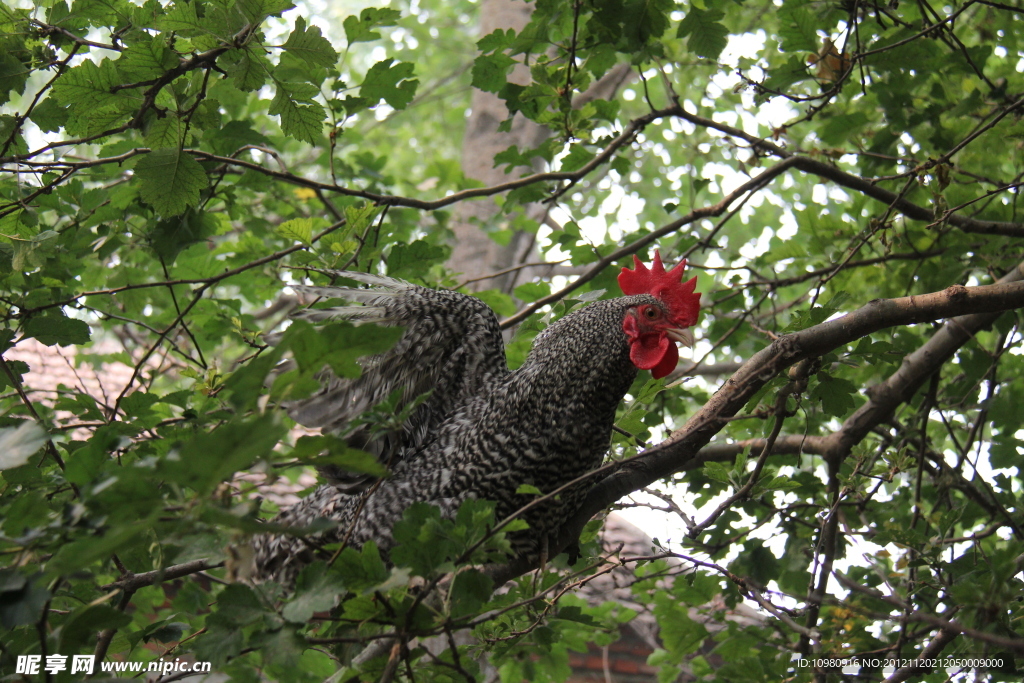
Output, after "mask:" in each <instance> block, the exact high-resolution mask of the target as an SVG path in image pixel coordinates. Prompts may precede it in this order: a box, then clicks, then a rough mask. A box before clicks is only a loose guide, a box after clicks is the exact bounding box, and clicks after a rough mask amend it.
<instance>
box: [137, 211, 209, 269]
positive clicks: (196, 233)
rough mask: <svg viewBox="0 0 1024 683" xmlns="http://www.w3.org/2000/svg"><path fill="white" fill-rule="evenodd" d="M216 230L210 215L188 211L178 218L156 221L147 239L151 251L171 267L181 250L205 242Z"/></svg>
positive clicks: (203, 212)
mask: <svg viewBox="0 0 1024 683" xmlns="http://www.w3.org/2000/svg"><path fill="white" fill-rule="evenodd" d="M216 230H217V222H216V220H215V219H214V217H213V216H212V215H210V214H209V213H207V212H205V211H194V210H192V209H189V210H187V211H185V212H184V213H182V214H181V215H180V216H172V217H171V218H165V219H163V220H160V221H157V222H156V224H155V225H153V227H152V228H151V229H150V232H149V234H148V235H147V238H148V239H149V245H150V246H151V247H152V248H153V251H155V252H156V254H157V255H158V256H159V257H160V258H161V259H162V260H163V262H164V263H165V264H167V265H171V264H173V263H174V261H175V259H176V258H177V257H178V254H180V253H181V252H182V251H183V250H185V249H187V248H188V247H190V246H192V245H193V244H198V243H200V242H204V241H206V240H207V239H209V238H210V237H212V236H213V234H214V233H215V232H216Z"/></svg>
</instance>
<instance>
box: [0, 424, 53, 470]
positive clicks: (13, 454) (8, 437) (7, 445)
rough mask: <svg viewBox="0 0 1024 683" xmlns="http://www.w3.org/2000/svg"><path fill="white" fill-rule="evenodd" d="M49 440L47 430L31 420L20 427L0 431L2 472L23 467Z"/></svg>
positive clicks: (0, 464) (0, 467)
mask: <svg viewBox="0 0 1024 683" xmlns="http://www.w3.org/2000/svg"><path fill="white" fill-rule="evenodd" d="M48 439H49V435H47V433H46V430H45V429H43V428H42V427H40V426H39V425H38V424H36V423H35V422H32V421H29V420H26V421H24V422H22V423H21V425H20V426H18V427H11V428H7V429H0V470H9V469H11V468H13V467H21V466H22V465H24V464H25V463H26V462H28V459H29V458H31V457H32V456H33V455H34V454H35V453H36V451H38V450H39V449H40V448H42V447H43V445H44V444H45V443H46V441H47V440H48Z"/></svg>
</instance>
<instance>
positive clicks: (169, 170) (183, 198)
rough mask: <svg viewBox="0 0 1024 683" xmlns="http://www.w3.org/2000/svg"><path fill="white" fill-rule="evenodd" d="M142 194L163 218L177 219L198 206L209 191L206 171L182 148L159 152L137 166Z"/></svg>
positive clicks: (143, 158) (136, 171)
mask: <svg viewBox="0 0 1024 683" xmlns="http://www.w3.org/2000/svg"><path fill="white" fill-rule="evenodd" d="M135 179H136V182H137V183H138V187H139V195H140V196H141V197H142V199H143V201H145V202H146V203H147V204H149V205H150V206H152V207H153V208H154V209H156V210H157V212H159V213H160V214H161V215H163V216H177V215H179V214H181V213H183V212H184V211H185V210H186V209H188V208H190V207H193V208H194V207H196V206H198V205H199V193H200V191H202V190H204V189H206V186H207V184H208V183H207V179H206V172H205V171H204V170H203V167H202V166H200V165H199V162H197V161H196V160H195V159H193V158H192V156H191V155H189V154H187V153H186V152H184V151H182V150H180V149H158V150H154V151H153V152H150V153H149V154H147V155H145V156H143V157H142V158H141V159H139V161H138V162H137V163H136V164H135Z"/></svg>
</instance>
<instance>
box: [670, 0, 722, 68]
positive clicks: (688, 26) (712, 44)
mask: <svg viewBox="0 0 1024 683" xmlns="http://www.w3.org/2000/svg"><path fill="white" fill-rule="evenodd" d="M724 18H725V13H724V12H722V11H721V10H717V9H712V10H707V11H705V10H700V9H697V8H696V7H692V6H691V7H690V10H689V11H688V12H687V13H686V16H685V17H683V20H682V21H681V22H679V28H678V29H676V37H677V38H685V37H686V36H689V37H690V39H689V40H688V41H687V42H686V45H687V47H688V48H689V49H690V52H692V53H694V54H695V55H697V56H698V57H705V58H707V59H718V55H720V54H722V50H724V49H725V46H726V44H728V42H729V40H728V38H727V36H728V35H729V30H728V29H727V28H726V27H725V26H723V25H722V24H721V23H719V22H720V21H721V20H722V19H724Z"/></svg>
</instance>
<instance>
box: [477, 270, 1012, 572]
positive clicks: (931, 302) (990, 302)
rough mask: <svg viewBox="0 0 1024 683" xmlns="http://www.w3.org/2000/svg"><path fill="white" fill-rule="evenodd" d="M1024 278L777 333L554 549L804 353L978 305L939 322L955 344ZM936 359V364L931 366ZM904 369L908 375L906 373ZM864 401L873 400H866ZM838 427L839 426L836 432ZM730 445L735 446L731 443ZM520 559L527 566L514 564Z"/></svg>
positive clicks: (589, 508) (904, 300) (622, 466)
mask: <svg viewBox="0 0 1024 683" xmlns="http://www.w3.org/2000/svg"><path fill="white" fill-rule="evenodd" d="M1022 278H1024V264H1020V265H1018V266H1017V267H1016V268H1015V269H1014V270H1013V271H1011V272H1010V273H1009V274H1007V275H1006V276H1005V277H1004V278H1002V279H1001V280H1000V282H999V283H997V284H993V285H987V286H981V287H962V286H960V285H955V286H953V287H949V288H948V289H946V290H943V291H941V292H934V293H931V294H924V295H921V296H910V297H901V298H897V299H877V300H875V301H872V302H869V303H868V304H867V305H865V306H863V307H862V308H860V309H858V310H856V311H854V312H852V313H849V314H848V315H845V316H843V317H841V318H838V319H835V320H830V321H828V322H825V323H822V324H820V325H816V326H814V327H810V328H808V329H806V330H802V331H800V332H796V333H793V334H789V335H785V336H783V337H780V338H779V339H777V340H776V341H775V342H773V343H772V344H771V345H770V346H768V347H767V348H765V349H763V350H762V351H760V352H758V353H757V354H755V355H754V356H753V357H751V358H750V360H748V361H747V362H746V363H744V364H743V367H742V368H741V369H740V370H739V371H738V372H737V373H736V374H735V375H733V376H732V377H731V378H730V379H729V380H728V381H727V382H726V383H725V385H723V387H722V388H721V389H719V391H718V392H717V393H716V394H715V395H714V396H712V397H711V399H710V400H709V401H708V402H707V403H706V404H705V405H704V406H703V407H702V408H701V409H700V410H699V411H698V412H697V414H695V415H694V416H693V417H692V418H690V420H689V421H688V422H687V423H686V425H684V426H683V427H682V428H681V429H679V430H677V431H676V432H675V433H673V434H672V435H671V436H670V437H669V438H668V439H666V440H665V441H663V442H662V443H660V444H658V445H657V446H655V447H653V448H651V449H649V450H647V451H645V452H644V453H642V454H641V455H639V456H637V457H635V458H633V459H631V460H627V461H624V462H622V463H619V464H618V467H617V468H616V471H615V472H613V473H612V474H611V475H609V476H607V477H605V478H604V479H603V480H601V481H600V482H599V483H598V484H597V485H596V486H595V487H594V488H593V489H591V491H590V493H589V494H588V495H587V498H586V500H585V501H584V503H583V506H582V507H581V509H580V510H579V511H578V512H577V514H576V515H574V516H573V518H571V519H569V520H567V521H566V523H565V525H563V527H562V529H561V531H560V532H559V536H558V538H557V540H556V541H555V542H554V544H553V546H554V547H553V549H552V551H553V552H556V551H557V550H560V549H562V548H564V547H566V546H567V545H568V544H569V543H570V542H571V541H572V540H573V539H575V538H577V537H578V535H579V532H580V530H581V529H582V528H583V525H584V524H586V522H587V521H588V520H589V519H590V518H591V517H593V515H594V514H596V513H597V512H599V511H600V510H602V509H604V508H606V507H608V506H609V505H611V504H612V503H614V502H615V501H616V500H618V499H619V498H621V497H623V496H625V495H627V494H629V493H631V492H633V491H636V490H638V489H640V488H643V487H644V486H647V485H649V484H651V483H653V482H655V481H657V480H659V479H663V478H665V477H668V476H671V475H672V474H674V473H676V472H680V471H684V470H689V469H693V468H695V467H697V466H699V464H700V463H701V462H703V461H704V460H705V459H706V458H707V456H709V455H711V454H712V453H713V451H708V452H707V453H705V454H700V455H698V454H699V452H700V450H701V448H703V447H704V446H706V444H707V443H708V441H709V440H710V439H711V437H713V436H714V435H715V434H717V433H718V432H719V431H720V430H721V429H722V428H723V427H724V426H725V425H726V424H727V423H728V420H729V418H730V417H732V416H733V415H735V414H736V413H737V412H738V411H739V409H740V408H742V407H743V406H744V405H745V404H746V402H747V401H748V400H749V399H750V397H751V396H753V395H754V394H755V393H756V392H757V391H758V390H759V389H760V388H761V387H762V386H764V385H765V384H766V383H767V382H769V381H770V380H771V379H773V378H774V377H776V376H778V375H779V374H780V373H781V372H782V371H784V370H785V369H786V368H787V367H789V366H791V365H793V364H794V363H797V362H799V361H801V360H803V359H805V358H813V357H817V356H821V355H822V354H825V353H828V352H830V351H832V350H834V349H836V348H839V347H841V346H843V345H845V344H848V343H850V342H852V341H854V340H856V339H859V338H860V337H863V336H865V335H868V334H871V333H872V332H877V331H878V330H881V329H885V328H887V327H893V326H896V325H910V324H914V323H921V322H928V321H932V320H938V319H941V318H946V317H951V316H957V315H961V314H963V313H965V312H967V311H974V312H975V313H973V314H971V315H968V316H963V317H960V318H954V319H953V320H951V321H950V322H949V323H947V324H946V326H945V327H944V328H943V330H946V329H950V328H952V329H955V330H957V333H958V334H960V335H963V336H962V337H960V340H961V341H960V344H963V343H964V342H965V341H966V340H967V339H969V338H970V332H968V330H970V331H972V332H973V331H977V330H978V329H981V328H982V327H984V326H985V325H987V324H991V322H992V321H993V320H995V318H996V317H998V315H999V314H1000V313H1001V312H1003V311H1007V310H1011V309H1014V308H1020V307H1024V282H1019V281H1018V280H1020V279H1022ZM961 328H962V329H961ZM950 334H953V333H952V332H946V333H944V334H943V333H942V331H940V333H937V334H936V335H935V337H933V341H930V342H928V344H926V345H925V346H924V347H922V350H920V354H919V355H921V356H925V357H928V356H931V355H932V354H933V353H936V350H937V349H939V348H941V349H943V351H942V353H944V354H946V355H942V358H948V357H949V355H951V354H952V352H953V351H954V350H955V348H956V347H953V348H949V347H947V346H946V341H945V340H946V338H947V336H948V335H950ZM934 340H937V341H934ZM915 353H916V352H915ZM913 355H914V354H912V356H913ZM943 362H944V361H943ZM905 365H906V364H905ZM910 365H911V367H917V368H919V371H927V372H933V371H934V369H932V370H924V369H922V366H921V365H920V364H915V363H913V362H911V363H910ZM940 365H941V363H940ZM928 367H931V366H928ZM937 367H938V365H937V366H935V368H937ZM908 372H909V370H908ZM904 377H905V379H906V380H907V381H910V378H909V377H906V375H904ZM926 377H927V374H926V375H924V377H920V378H917V379H916V381H917V382H918V383H920V382H921V381H924V379H925V378H926ZM866 405H871V402H869V404H866ZM887 405H888V406H889V410H890V412H891V410H892V409H894V408H895V404H890V403H887ZM858 412H860V411H858ZM873 415H874V418H875V419H876V420H880V419H881V417H882V416H881V412H880V411H878V412H875V413H873ZM855 416H856V414H855ZM855 416H854V417H855ZM851 419H853V418H852V417H851ZM854 424H856V425H857V427H856V428H854V427H853V425H854ZM866 424H867V422H866V421H862V420H855V421H854V422H853V423H851V432H850V433H853V431H854V429H856V431H857V433H860V432H861V430H863V429H865V425H866ZM867 428H870V427H867ZM841 432H842V430H840V432H839V433H841ZM837 434H838V433H837ZM798 438H799V439H801V440H802V445H798V444H797V443H796V439H798ZM835 438H836V441H835V442H831V441H825V440H823V439H821V440H817V439H815V440H804V439H803V437H789V438H781V439H780V440H779V441H778V442H777V445H778V446H779V447H783V446H785V447H787V448H792V449H795V448H801V447H806V446H807V445H812V446H813V447H814V448H815V450H818V449H821V451H822V452H823V453H825V454H828V455H831V456H832V457H837V454H838V451H837V449H838V448H839V447H840V444H843V445H845V444H846V443H847V442H848V439H849V437H847V436H845V435H844V436H842V437H835ZM861 438H862V437H861ZM808 439H809V438H808ZM727 446H728V447H730V448H731V447H732V445H731V444H730V445H727ZM713 448H714V447H713ZM719 448H721V447H719ZM519 564H523V565H524V566H523V567H519V566H518V565H519ZM529 568H530V567H529V566H526V563H513V564H510V565H505V566H503V568H500V569H499V568H495V570H494V571H493V572H492V574H493V576H494V578H495V579H501V578H510V577H512V576H516V575H518V574H519V573H522V572H523V571H526V570H528V569H529Z"/></svg>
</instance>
